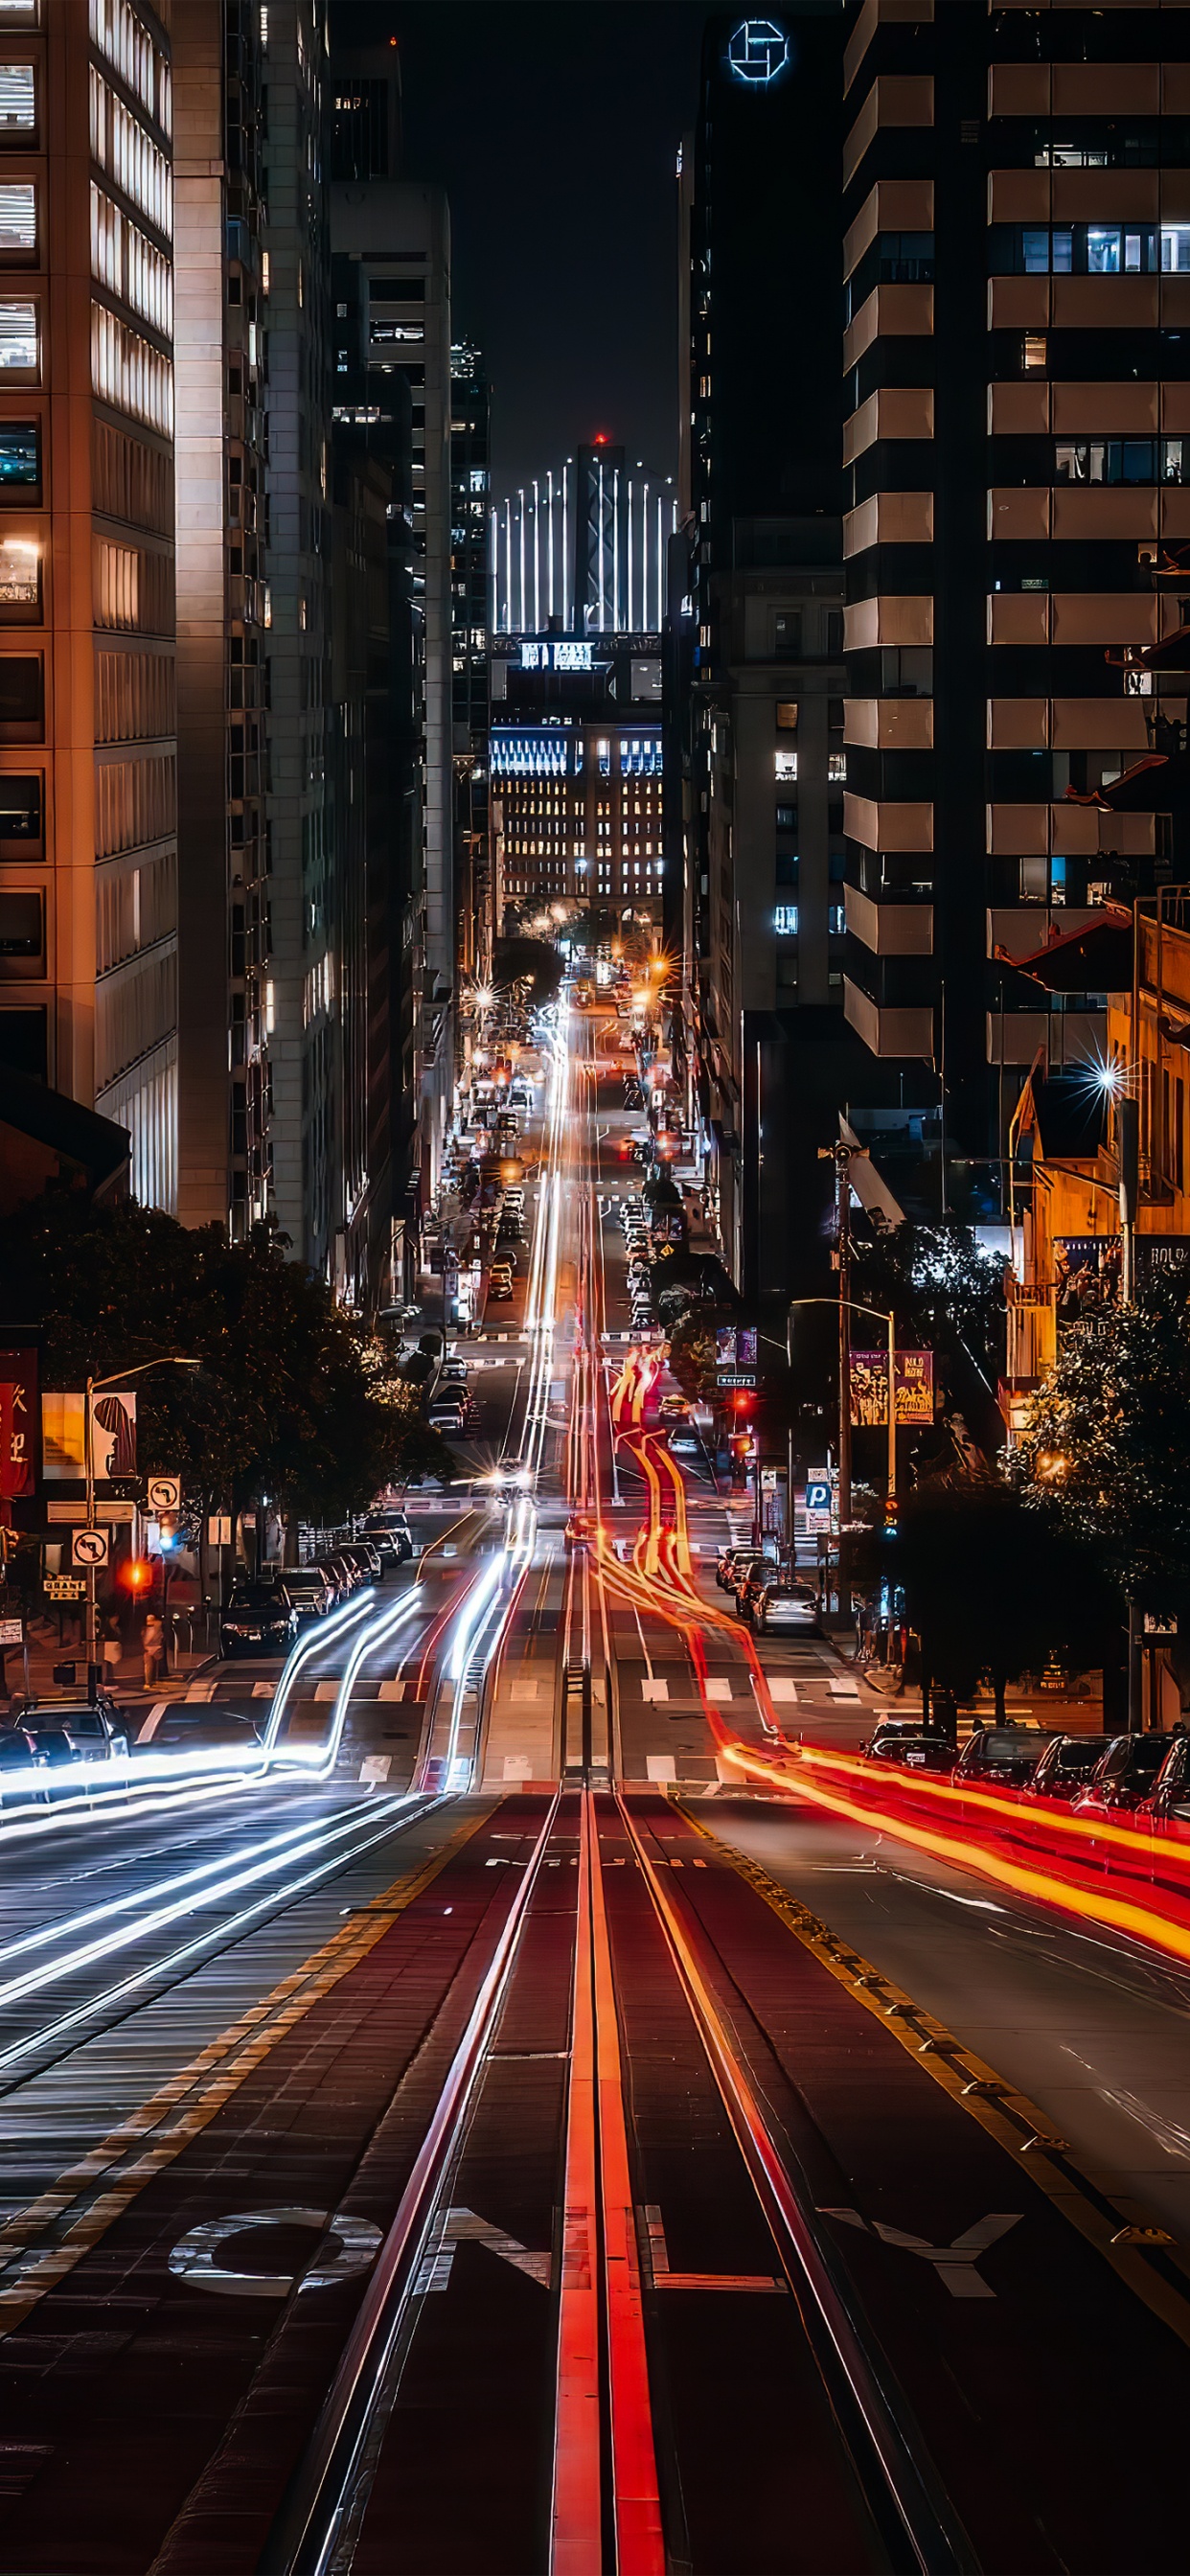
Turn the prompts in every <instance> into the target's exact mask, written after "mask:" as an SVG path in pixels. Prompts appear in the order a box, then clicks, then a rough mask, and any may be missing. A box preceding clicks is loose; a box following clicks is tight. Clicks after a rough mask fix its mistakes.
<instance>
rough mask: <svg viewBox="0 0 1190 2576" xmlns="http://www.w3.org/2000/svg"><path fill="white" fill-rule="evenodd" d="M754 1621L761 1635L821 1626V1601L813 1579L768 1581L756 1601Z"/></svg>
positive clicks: (754, 1604)
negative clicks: (801, 1581) (806, 1580)
mask: <svg viewBox="0 0 1190 2576" xmlns="http://www.w3.org/2000/svg"><path fill="white" fill-rule="evenodd" d="M752 1625H753V1627H754V1628H755V1629H756V1631H757V1634H758V1635H759V1636H761V1637H771V1636H779V1635H780V1633H781V1631H782V1630H783V1629H784V1630H786V1631H788V1630H789V1629H791V1628H793V1629H805V1628H817V1626H818V1601H817V1597H816V1595H815V1592H814V1589H813V1586H812V1585H811V1584H809V1583H790V1582H789V1581H787V1580H785V1581H780V1582H777V1583H764V1584H762V1585H761V1587H760V1589H759V1591H758V1592H757V1593H756V1595H755V1598H754V1600H753V1605H752Z"/></svg>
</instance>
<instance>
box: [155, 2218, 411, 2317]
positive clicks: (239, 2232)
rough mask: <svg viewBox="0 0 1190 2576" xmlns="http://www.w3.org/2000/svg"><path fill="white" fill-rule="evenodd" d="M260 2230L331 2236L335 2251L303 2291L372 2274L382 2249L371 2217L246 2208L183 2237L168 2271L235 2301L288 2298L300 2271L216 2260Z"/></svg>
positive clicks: (304, 2277) (309, 2275)
mask: <svg viewBox="0 0 1190 2576" xmlns="http://www.w3.org/2000/svg"><path fill="white" fill-rule="evenodd" d="M261 2227H309V2228H316V2229H317V2231H318V2234H319V2236H320V2237H326V2236H327V2235H328V2234H329V2236H330V2239H331V2247H330V2248H328V2250H327V2252H326V2254H325V2255H323V2256H322V2257H321V2258H320V2260H319V2262H318V2263H317V2264H316V2265H315V2266H314V2268H313V2270H312V2271H309V2272H303V2273H302V2274H301V2287H302V2289H303V2290H322V2289H326V2288H328V2287H329V2286H330V2285H331V2283H333V2282H335V2281H346V2280H349V2279H350V2278H351V2277H352V2275H353V2274H354V2273H356V2272H370V2271H371V2269H372V2265H373V2263H374V2262H375V2260H376V2256H377V2254H378V2252H379V2250H380V2242H381V2237H380V2229H379V2228H378V2227H374V2226H373V2224H372V2221H371V2219H370V2218H332V2216H331V2213H330V2211H329V2209H306V2208H283V2209H245V2210H240V2211H238V2212H235V2213H233V2214H232V2216H231V2217H229V2218H211V2219H208V2220H206V2221H205V2223H204V2224H203V2225H202V2226H201V2227H192V2228H191V2230H190V2233H189V2235H188V2236H182V2237H179V2239H178V2242H177V2244H176V2245H175V2247H174V2249H173V2252H172V2254H171V2255H170V2258H169V2268H170V2271H171V2272H172V2273H173V2274H174V2276H175V2278H176V2279H177V2280H179V2281H185V2282H186V2283H187V2284H188V2286H189V2287H190V2288H191V2289H192V2290H219V2291H221V2292H222V2293H223V2295H224V2296H225V2297H227V2298H233V2299H287V2298H288V2296H289V2293H290V2291H291V2290H292V2288H293V2285H294V2281H295V2279H297V2278H298V2275H297V2274H296V2273H293V2272H237V2271H233V2270H232V2269H231V2268H230V2266H228V2265H224V2264H221V2263H217V2262H216V2260H215V2257H216V2255H217V2254H218V2253H219V2251H220V2249H221V2247H222V2246H224V2245H227V2244H229V2243H230V2241H231V2239H232V2238H233V2237H235V2236H250V2235H253V2234H254V2233H255V2231H256V2229H257V2228H261ZM332 2249H333V2250H332Z"/></svg>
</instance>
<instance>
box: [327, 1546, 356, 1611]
mask: <svg viewBox="0 0 1190 2576" xmlns="http://www.w3.org/2000/svg"><path fill="white" fill-rule="evenodd" d="M317 1572H318V1573H319V1574H322V1575H325V1577H326V1580H327V1582H328V1583H329V1584H330V1585H331V1586H332V1587H333V1590H334V1595H335V1599H334V1607H335V1609H336V1610H337V1609H338V1608H339V1606H340V1603H342V1602H344V1601H349V1600H350V1599H351V1595H352V1593H353V1592H358V1591H359V1588H360V1584H361V1581H362V1577H361V1574H360V1570H359V1567H358V1565H348V1564H347V1563H346V1562H341V1561H340V1559H339V1558H338V1557H337V1556H324V1557H321V1558H320V1559H319V1562H318V1566H317Z"/></svg>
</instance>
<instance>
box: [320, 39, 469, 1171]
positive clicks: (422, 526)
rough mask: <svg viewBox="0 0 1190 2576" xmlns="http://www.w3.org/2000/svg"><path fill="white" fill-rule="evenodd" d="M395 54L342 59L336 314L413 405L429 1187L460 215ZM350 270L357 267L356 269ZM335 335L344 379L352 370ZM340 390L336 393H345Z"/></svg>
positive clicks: (449, 799)
mask: <svg viewBox="0 0 1190 2576" xmlns="http://www.w3.org/2000/svg"><path fill="white" fill-rule="evenodd" d="M398 60H399V57H398V55H397V53H396V51H395V49H392V50H390V49H384V48H382V49H377V50H376V51H375V52H371V53H365V54H353V55H350V56H344V57H343V58H342V59H340V58H339V57H336V63H335V99H336V109H335V116H336V139H335V145H334V150H335V155H336V159H335V169H336V172H339V171H341V170H344V169H348V170H350V171H351V172H352V173H353V174H359V173H361V172H363V171H364V165H365V163H366V175H352V176H351V177H339V176H336V178H335V182H334V186H333V189H332V201H333V204H332V226H333V235H334V249H335V257H336V268H337V273H338V275H339V286H338V287H337V288H336V296H335V302H336V306H337V307H338V306H342V308H343V310H342V312H341V313H340V312H338V311H337V312H336V316H335V319H336V322H341V321H348V322H350V323H351V324H352V332H351V345H352V347H354V346H355V343H356V339H357V335H358V339H359V345H360V347H361V349H362V359H363V375H364V383H363V388H362V391H363V400H362V403H361V402H360V400H359V399H358V391H357V396H356V400H355V408H356V409H357V410H358V409H361V408H362V409H363V410H365V411H374V412H376V413H377V414H378V415H380V414H388V415H389V416H390V417H391V416H393V415H394V413H395V412H399V411H400V410H401V408H402V406H403V405H404V404H406V403H407V404H408V409H409V417H410V422H411V433H412V468H411V474H412V498H411V529H410V545H411V556H412V578H413V581H414V582H415V584H416V587H417V598H418V606H419V615H420V634H421V656H420V661H419V664H418V692H419V700H420V704H419V709H418V714H419V721H420V736H421V752H420V800H421V815H420V848H419V849H418V851H417V852H416V867H417V877H416V883H414V884H411V886H410V888H409V899H410V902H411V905H412V906H413V907H414V908H415V914H416V918H415V920H414V921H412V922H411V925H410V927H411V933H412V935H413V937H414V938H415V941H416V947H417V951H418V954H419V956H420V958H421V960H422V961H423V991H422V997H421V1012H420V1026H419V1028H418V1031H417V1045H416V1053H415V1059H414V1066H413V1078H414V1088H415V1091H416V1095H417V1104H418V1131H419V1138H420V1148H421V1174H422V1179H421V1190H422V1196H423V1198H425V1197H428V1195H429V1193H430V1191H431V1190H432V1189H433V1188H434V1187H435V1186H436V1183H437V1177H438V1168H439V1155H440V1149H441V1142H442V1137H443V1134H444V1130H445V1120H446V1112H447V1104H448V1101H449V1098H450V1093H451V1089H452V1084H453V1076H454V1001H453V995H454V979H455V897H454V773H453V734H454V715H453V678H454V673H453V640H452V612H451V462H450V436H451V432H450V421H451V354H450V353H451V331H450V213H449V209H448V206H447V203H446V198H445V196H444V194H443V192H442V190H441V189H439V188H433V187H429V186H423V185H422V184H420V183H419V182H416V181H412V180H409V181H405V180H401V179H398V178H397V177H396V176H395V175H394V174H395V170H396V167H397V158H396V149H397V146H396V138H397V136H398V133H399V125H398V100H399V89H398V71H397V65H398ZM344 272H349V273H350V278H349V279H348V275H346V274H345V273H344ZM347 345H348V344H347V342H345V341H343V340H341V339H340V340H338V341H337V342H336V357H335V367H336V384H337V385H338V386H339V388H340V390H342V385H341V381H340V377H339V373H338V371H339V368H340V363H342V368H343V373H344V375H345V376H346V377H348V378H349V379H350V377H351V373H352V369H353V367H354V365H355V360H354V358H353V357H352V356H351V354H350V352H349V353H348V354H347V355H346V356H345V357H344V358H343V360H342V362H341V361H340V357H339V355H338V351H339V348H340V347H342V348H344V349H346V348H347ZM336 399H338V396H336Z"/></svg>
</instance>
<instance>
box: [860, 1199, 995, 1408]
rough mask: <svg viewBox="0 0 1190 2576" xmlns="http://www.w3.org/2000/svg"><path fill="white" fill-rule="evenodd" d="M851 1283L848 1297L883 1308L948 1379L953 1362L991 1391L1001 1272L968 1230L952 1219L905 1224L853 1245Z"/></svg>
mask: <svg viewBox="0 0 1190 2576" xmlns="http://www.w3.org/2000/svg"><path fill="white" fill-rule="evenodd" d="M852 1276H853V1281H854V1287H853V1294H854V1295H855V1296H857V1297H860V1298H862V1299H863V1301H864V1303H865V1304H867V1305H871V1306H878V1307H884V1308H888V1307H890V1306H891V1307H892V1308H893V1309H894V1311H895V1314H896V1318H897V1329H898V1332H899V1333H904V1334H905V1335H906V1336H907V1338H908V1339H910V1340H912V1341H914V1342H916V1343H917V1345H918V1347H919V1348H920V1349H923V1350H932V1351H935V1352H937V1354H938V1355H939V1357H940V1359H941V1360H942V1361H943V1362H944V1363H950V1372H949V1373H950V1374H952V1375H953V1373H954V1364H955V1363H956V1362H959V1361H960V1359H961V1360H963V1361H965V1362H966V1363H967V1365H968V1366H971V1365H974V1367H975V1368H977V1369H978V1371H979V1373H980V1375H981V1377H982V1378H983V1380H984V1382H985V1384H986V1385H987V1386H988V1388H989V1390H990V1389H991V1388H992V1387H994V1386H995V1383H996V1379H997V1377H998V1376H999V1374H1000V1372H1001V1370H1002V1368H1003V1365H1004V1313H1005V1307H1004V1279H1003V1269H1002V1265H1001V1264H1000V1263H998V1262H996V1261H992V1260H989V1258H988V1256H987V1254H986V1253H984V1252H981V1250H980V1248H979V1245H978V1243H977V1242H976V1240H975V1236H974V1233H973V1232H972V1229H971V1227H970V1226H969V1225H961V1224H960V1223H959V1220H958V1218H957V1217H947V1218H945V1219H944V1220H942V1221H941V1222H940V1223H938V1224H934V1225H919V1224H913V1223H906V1224H905V1225H899V1226H896V1227H894V1228H891V1229H890V1230H889V1231H888V1232H887V1233H885V1234H881V1235H879V1236H878V1237H877V1238H876V1240H875V1241H874V1242H872V1243H868V1244H861V1243H858V1242H857V1243H856V1245H855V1250H854V1267H853V1273H852Z"/></svg>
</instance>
